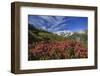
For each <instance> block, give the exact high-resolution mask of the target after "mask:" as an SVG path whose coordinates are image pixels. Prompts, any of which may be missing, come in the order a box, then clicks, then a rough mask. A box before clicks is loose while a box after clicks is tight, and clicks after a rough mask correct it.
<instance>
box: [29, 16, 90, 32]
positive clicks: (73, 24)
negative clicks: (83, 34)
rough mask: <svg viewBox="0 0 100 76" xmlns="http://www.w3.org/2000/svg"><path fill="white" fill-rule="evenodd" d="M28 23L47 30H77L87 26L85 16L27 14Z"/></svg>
mask: <svg viewBox="0 0 100 76" xmlns="http://www.w3.org/2000/svg"><path fill="white" fill-rule="evenodd" d="M28 23H29V24H32V25H33V26H35V27H36V28H39V29H43V30H46V31H49V32H57V31H63V30H68V31H78V30H85V29H87V27H88V18H87V17H70V16H44V15H29V16H28Z"/></svg>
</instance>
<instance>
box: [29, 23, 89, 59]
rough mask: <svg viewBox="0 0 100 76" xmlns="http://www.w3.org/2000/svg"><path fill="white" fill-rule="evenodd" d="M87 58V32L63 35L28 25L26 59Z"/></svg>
mask: <svg viewBox="0 0 100 76" xmlns="http://www.w3.org/2000/svg"><path fill="white" fill-rule="evenodd" d="M72 58H87V33H83V34H81V33H73V34H71V35H67V36H63V35H62V34H61V35H57V34H54V33H52V32H48V31H45V30H43V29H38V28H36V27H34V25H32V24H29V25H28V60H51V59H72Z"/></svg>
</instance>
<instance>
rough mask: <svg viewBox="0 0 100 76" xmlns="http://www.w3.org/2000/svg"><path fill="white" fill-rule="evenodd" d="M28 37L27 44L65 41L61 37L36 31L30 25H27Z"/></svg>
mask: <svg viewBox="0 0 100 76" xmlns="http://www.w3.org/2000/svg"><path fill="white" fill-rule="evenodd" d="M28 37H29V43H32V42H38V41H43V40H45V41H46V40H53V41H54V40H56V41H63V40H65V39H66V38H64V37H62V36H58V35H56V34H52V33H50V32H47V31H44V30H40V29H36V28H35V27H33V26H32V25H30V24H29V31H28Z"/></svg>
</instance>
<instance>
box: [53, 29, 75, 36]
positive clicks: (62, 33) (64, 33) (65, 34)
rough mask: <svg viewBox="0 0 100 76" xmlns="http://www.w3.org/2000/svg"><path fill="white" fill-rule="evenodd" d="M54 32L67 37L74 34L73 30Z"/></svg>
mask: <svg viewBox="0 0 100 76" xmlns="http://www.w3.org/2000/svg"><path fill="white" fill-rule="evenodd" d="M53 33H54V34H57V35H60V36H64V37H67V36H71V35H72V34H73V32H71V31H66V30H64V31H57V32H53Z"/></svg>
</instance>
